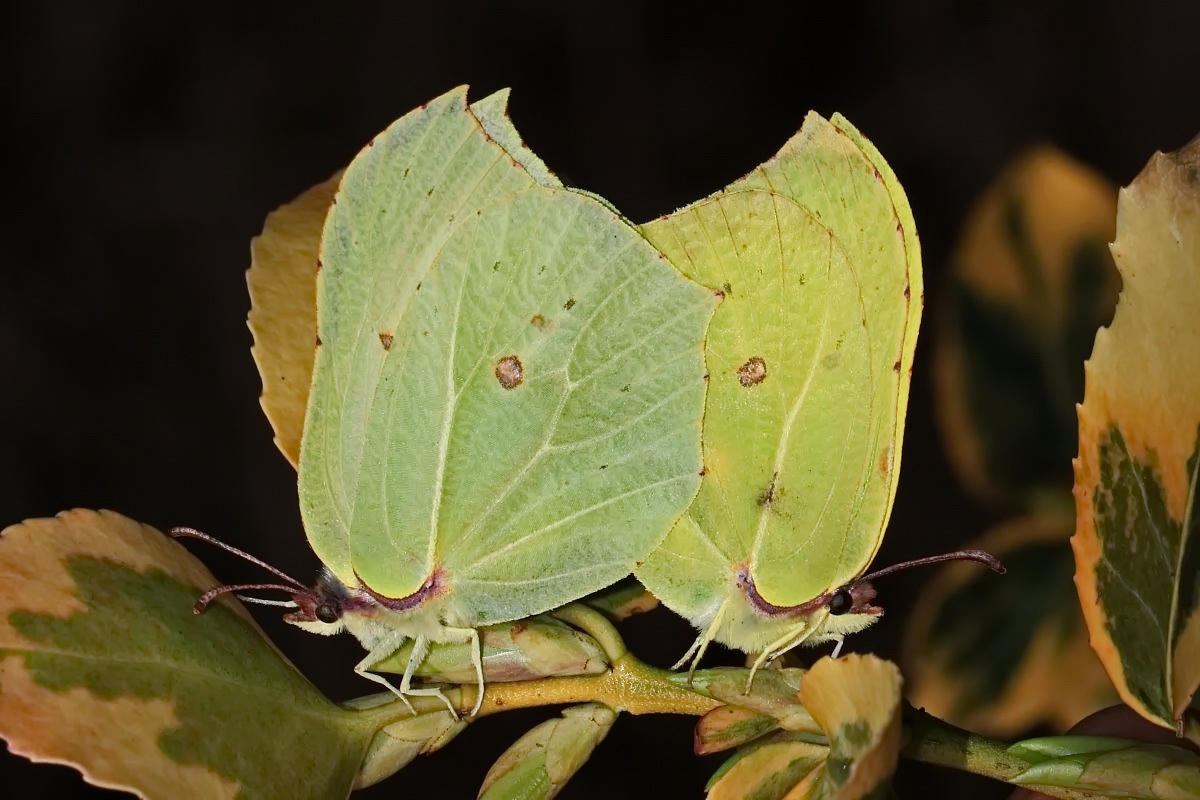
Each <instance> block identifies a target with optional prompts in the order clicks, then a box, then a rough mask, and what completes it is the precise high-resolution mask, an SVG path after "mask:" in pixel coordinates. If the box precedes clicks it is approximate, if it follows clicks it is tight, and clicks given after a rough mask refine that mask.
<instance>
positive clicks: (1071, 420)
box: [934, 146, 1120, 506]
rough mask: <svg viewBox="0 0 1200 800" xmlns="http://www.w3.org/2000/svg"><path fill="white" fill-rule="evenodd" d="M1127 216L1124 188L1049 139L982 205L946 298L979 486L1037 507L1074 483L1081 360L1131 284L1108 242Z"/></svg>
mask: <svg viewBox="0 0 1200 800" xmlns="http://www.w3.org/2000/svg"><path fill="white" fill-rule="evenodd" d="M1115 220H1116V189H1115V188H1114V187H1113V186H1111V185H1110V184H1109V183H1108V182H1107V181H1106V180H1105V179H1104V178H1103V177H1101V176H1100V175H1098V174H1097V173H1096V172H1095V171H1093V170H1092V169H1090V168H1088V167H1086V166H1084V165H1082V164H1080V163H1078V162H1077V161H1074V160H1073V159H1071V158H1070V157H1068V156H1066V155H1064V154H1063V153H1061V152H1059V151H1057V150H1055V149H1053V148H1050V147H1046V146H1042V147H1036V148H1033V149H1031V150H1028V151H1026V152H1025V153H1023V154H1022V155H1021V156H1020V157H1019V158H1017V159H1016V161H1014V162H1013V163H1012V164H1011V165H1010V166H1009V167H1008V168H1007V169H1005V170H1004V172H1003V173H1001V175H1000V176H999V177H998V178H996V179H995V181H993V183H992V185H991V186H990V187H989V188H988V190H987V191H986V192H985V193H984V195H983V196H982V197H980V198H979V200H978V201H977V202H976V204H975V205H974V207H973V208H972V210H971V213H970V214H969V215H968V217H967V220H966V223H965V225H964V227H963V230H962V233H961V234H960V236H959V240H958V244H957V246H956V247H955V250H954V254H953V256H952V257H951V265H952V272H951V275H952V277H951V280H950V281H949V286H948V287H947V291H945V292H944V293H943V295H942V297H943V301H942V302H941V304H940V308H939V309H938V312H939V315H938V326H937V330H936V332H935V339H934V378H935V382H934V388H935V399H936V401H937V410H938V417H939V421H940V424H941V429H942V438H943V441H944V442H945V446H946V449H947V451H948V454H949V456H950V460H951V463H952V464H953V466H954V468H955V471H956V473H957V474H958V477H959V479H960V480H961V481H962V482H963V483H964V484H965V485H966V486H967V487H968V488H970V489H971V490H972V491H973V492H975V493H976V494H977V495H980V496H982V497H984V498H986V499H989V500H992V501H1004V502H1016V503H1020V504H1024V505H1026V506H1028V505H1029V503H1030V502H1031V501H1032V500H1033V499H1034V498H1035V496H1036V493H1037V492H1039V491H1041V490H1044V489H1046V488H1051V489H1054V490H1060V491H1062V492H1063V493H1064V494H1065V493H1066V489H1067V487H1068V486H1070V472H1069V470H1068V466H1067V465H1068V463H1069V462H1070V459H1071V458H1072V456H1074V454H1075V443H1076V424H1075V416H1074V413H1073V409H1074V406H1075V403H1077V402H1079V400H1080V398H1082V397H1083V369H1082V367H1081V365H1082V364H1083V361H1084V359H1086V358H1087V356H1088V353H1090V352H1091V345H1092V338H1093V337H1094V336H1095V333H1096V329H1097V328H1098V327H1100V326H1101V325H1104V324H1105V323H1107V322H1108V320H1109V319H1111V317H1112V310H1113V306H1114V304H1115V303H1116V299H1117V289H1118V288H1119V286H1120V281H1119V278H1118V276H1117V272H1116V270H1115V269H1114V267H1113V264H1112V259H1111V258H1110V256H1109V254H1108V250H1107V249H1106V247H1105V245H1106V244H1107V243H1108V242H1109V241H1111V240H1112V235H1113V225H1114V223H1115Z"/></svg>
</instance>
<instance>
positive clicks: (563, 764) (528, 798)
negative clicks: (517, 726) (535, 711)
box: [479, 703, 617, 800]
mask: <svg viewBox="0 0 1200 800" xmlns="http://www.w3.org/2000/svg"><path fill="white" fill-rule="evenodd" d="M616 721H617V712H615V711H613V710H612V709H611V708H608V707H607V706H603V705H600V704H599V703H585V704H584V705H579V706H572V707H570V708H566V709H563V712H562V716H561V717H559V718H557V719H551V720H547V721H545V722H543V723H541V724H540V725H538V726H537V727H535V728H534V729H533V730H531V731H529V732H528V733H526V734H525V735H524V736H522V737H521V738H520V739H518V740H517V741H516V742H515V743H514V744H513V745H512V746H511V747H509V748H508V750H506V751H504V754H503V755H502V756H500V758H499V760H497V761H496V763H495V764H493V765H492V768H491V769H490V770H488V774H487V777H486V778H484V781H483V787H482V788H481V789H480V791H479V797H480V800H549V798H551V797H554V796H555V795H557V794H558V793H559V791H561V790H562V788H563V786H565V785H566V783H567V781H568V780H570V779H571V777H572V776H573V775H574V774H575V773H576V772H578V771H579V768H580V767H582V766H583V765H584V763H585V762H586V761H587V760H588V757H589V756H591V754H592V751H593V750H594V749H595V748H596V746H597V745H598V744H600V742H602V741H603V740H604V737H605V736H607V735H608V731H609V729H611V728H612V725H613V723H614V722H616Z"/></svg>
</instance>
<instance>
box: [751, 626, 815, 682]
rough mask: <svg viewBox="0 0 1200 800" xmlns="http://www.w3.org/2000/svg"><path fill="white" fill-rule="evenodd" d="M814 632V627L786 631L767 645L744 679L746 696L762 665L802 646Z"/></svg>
mask: <svg viewBox="0 0 1200 800" xmlns="http://www.w3.org/2000/svg"><path fill="white" fill-rule="evenodd" d="M815 630H816V627H815V626H809V625H802V626H801V627H800V628H798V629H796V630H791V631H788V632H787V633H786V634H784V635H783V636H781V637H780V638H778V639H776V640H775V641H774V642H771V644H769V645H767V647H766V649H765V650H763V651H762V653H760V654H759V656H758V658H756V659H754V664H752V665H751V667H750V677H748V678H747V679H746V692H745V693H746V694H750V687H751V686H753V685H754V675H755V673H757V672H758V671H759V670H760V669H761V668H762V666H763V665H764V664H769V663H770V662H772V661H774V660H775V659H777V658H779V657H780V656H781V655H783V654H784V653H786V652H787V651H788V650H791V649H792V648H793V647H797V646H798V645H800V644H802V643H803V642H804V640H805V639H807V638H808V637H809V636H811V635H812V632H813V631H815Z"/></svg>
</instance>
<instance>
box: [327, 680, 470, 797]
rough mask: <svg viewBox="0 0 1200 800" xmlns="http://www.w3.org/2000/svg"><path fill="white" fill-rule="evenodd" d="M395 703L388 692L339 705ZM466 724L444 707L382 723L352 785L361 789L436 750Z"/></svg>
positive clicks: (356, 707) (361, 706)
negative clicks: (388, 723) (386, 723)
mask: <svg viewBox="0 0 1200 800" xmlns="http://www.w3.org/2000/svg"><path fill="white" fill-rule="evenodd" d="M396 702H399V701H397V700H396V698H395V696H393V695H391V694H376V695H370V696H368V697H360V698H357V699H355V700H351V701H350V702H348V703H344V704H343V705H344V706H345V707H347V708H351V709H354V710H358V711H365V710H367V709H370V708H375V707H377V706H380V705H387V704H393V703H396ZM466 727H467V721H466V720H463V719H459V718H458V717H457V716H455V715H454V714H452V713H450V711H449V710H448V709H446V708H442V709H440V710H434V711H428V712H426V713H423V714H417V715H416V716H412V717H405V718H403V719H401V720H400V721H398V722H393V723H391V724H390V725H385V726H384V727H382V728H380V729H379V731H378V732H376V734H375V738H374V739H372V740H371V744H370V747H368V748H367V754H366V756H365V757H364V758H363V763H362V765H361V766H360V767H359V768H358V775H357V776H356V777H355V779H354V788H355V789H362V788H364V787H366V786H371V785H373V784H376V783H379V782H380V781H381V780H383V779H384V778H387V777H389V776H391V775H394V774H395V773H397V772H399V771H400V770H401V769H403V768H404V767H405V766H407V765H408V763H409V762H410V761H412V760H413V759H414V758H416V757H417V756H420V755H424V754H426V753H432V752H434V751H435V750H440V749H441V748H442V747H444V746H445V744H446V743H447V742H449V741H450V740H451V739H453V738H454V737H455V736H457V735H458V734H459V733H461V732H462V731H463V729H464V728H466Z"/></svg>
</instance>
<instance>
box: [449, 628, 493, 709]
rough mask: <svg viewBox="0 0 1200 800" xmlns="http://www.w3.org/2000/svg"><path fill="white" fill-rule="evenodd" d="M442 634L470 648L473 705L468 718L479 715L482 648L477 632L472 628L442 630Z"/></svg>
mask: <svg viewBox="0 0 1200 800" xmlns="http://www.w3.org/2000/svg"><path fill="white" fill-rule="evenodd" d="M442 632H443V633H445V634H446V635H447V636H448V637H449V638H448V641H463V642H466V643H468V644H469V645H470V646H471V665H472V666H473V667H475V677H476V682H475V705H473V706H472V707H471V713H470V715H469V716H472V717H473V716H475V715H476V714H478V713H479V707H480V706H481V705H483V646H482V645H481V644H480V641H479V631H477V630H475V629H474V628H443V629H442Z"/></svg>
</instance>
